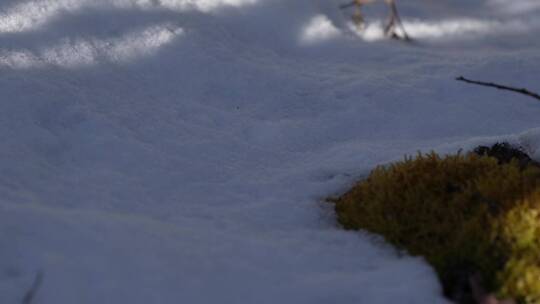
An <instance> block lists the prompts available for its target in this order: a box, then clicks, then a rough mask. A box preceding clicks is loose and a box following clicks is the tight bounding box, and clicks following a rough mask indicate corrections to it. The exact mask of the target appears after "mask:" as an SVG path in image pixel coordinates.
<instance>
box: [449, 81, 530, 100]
mask: <svg viewBox="0 0 540 304" xmlns="http://www.w3.org/2000/svg"><path fill="white" fill-rule="evenodd" d="M456 80H457V81H463V82H466V83H470V84H476V85H480V86H485V87H492V88H496V89H499V90H506V91H512V92H516V93H520V94H523V95H527V96H530V97H532V98H536V99H538V100H540V95H538V94H536V93H534V92H531V91H529V90H527V89H519V88H514V87H509V86H504V85H500V84H496V83H492V82H483V81H476V80H470V79H467V78H465V77H463V76H459V77H458V78H456Z"/></svg>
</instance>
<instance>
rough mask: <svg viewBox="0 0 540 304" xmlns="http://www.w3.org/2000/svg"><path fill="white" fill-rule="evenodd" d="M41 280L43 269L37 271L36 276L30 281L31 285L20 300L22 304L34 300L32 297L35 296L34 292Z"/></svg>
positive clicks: (30, 302) (30, 303)
mask: <svg viewBox="0 0 540 304" xmlns="http://www.w3.org/2000/svg"><path fill="white" fill-rule="evenodd" d="M42 282H43V271H41V270H40V271H38V272H37V273H36V277H35V279H34V282H33V283H32V286H30V288H29V289H28V291H27V292H26V293H25V294H24V298H23V300H22V304H32V301H33V300H34V297H35V296H36V293H37V291H38V289H39V287H40V286H41V283H42Z"/></svg>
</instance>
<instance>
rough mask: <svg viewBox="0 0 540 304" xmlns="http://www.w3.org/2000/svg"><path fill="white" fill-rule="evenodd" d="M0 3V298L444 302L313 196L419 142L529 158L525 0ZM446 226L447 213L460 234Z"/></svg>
mask: <svg viewBox="0 0 540 304" xmlns="http://www.w3.org/2000/svg"><path fill="white" fill-rule="evenodd" d="M339 3H340V1H337V0H3V1H2V2H0V92H1V101H0V139H1V143H0V303H7V304H9V303H22V298H23V296H24V295H25V293H26V292H27V291H28V289H29V288H30V286H31V285H32V282H33V281H34V278H35V276H36V273H38V272H39V271H42V272H43V273H44V278H43V284H42V286H41V287H40V288H39V290H38V291H37V294H36V298H35V299H34V301H33V303H35V304H72V303H78V304H83V303H88V304H95V303H101V304H109V303H111V304H112V303H115V304H116V303H130V304H138V303H140V304H148V303H160V304H161V303H163V304H168V303H171V304H173V303H194V304H199V303H222V304H226V303H227V304H228V303H231V304H232V303H258V304H259V303H260V304H264V303H269V304H270V303H272V304H274V303H281V304H287V303H291V304H300V303H306V304H308V303H309V304H315V303H321V304H324V303H338V304H348V303H366V304H375V303H381V304H383V303H384V304H386V303H429V304H432V303H445V300H444V299H443V298H442V296H441V288H440V286H439V283H438V282H437V279H436V277H435V275H434V273H433V271H432V270H431V269H430V268H429V267H428V266H427V265H426V264H425V263H424V262H423V261H422V260H421V259H420V258H413V257H406V256H398V255H397V254H396V253H395V252H394V251H393V250H391V249H390V248H388V247H387V246H384V245H382V244H381V242H379V241H376V240H374V239H373V238H371V237H369V236H367V235H363V234H361V233H356V232H346V231H343V230H341V229H340V228H339V227H338V226H337V225H336V222H335V219H334V215H333V213H332V210H331V206H328V204H326V203H324V202H323V200H324V198H325V197H327V196H330V195H335V194H338V193H340V191H344V190H345V189H347V187H348V186H350V185H351V184H352V183H353V182H354V181H355V180H357V179H358V178H360V177H361V176H363V175H365V174H366V173H368V172H369V170H370V169H371V168H373V167H374V166H375V165H377V164H380V163H384V162H388V161H391V160H395V159H399V158H401V157H402V156H403V155H404V154H405V153H415V152H416V151H418V150H422V151H429V150H431V149H435V150H437V151H439V152H443V153H446V152H448V153H450V152H456V151H457V150H458V149H460V148H463V149H470V148H472V147H474V146H475V145H477V144H480V143H482V144H489V143H493V142H495V141H497V140H503V139H506V140H510V141H512V142H515V143H518V144H521V145H523V146H524V147H525V148H527V149H528V151H529V152H530V153H532V154H533V155H535V157H537V158H540V103H539V102H538V101H536V100H534V99H532V98H528V97H526V96H520V95H517V94H512V93H507V92H501V91H497V90H492V89H489V88H481V87H476V86H470V85H466V84H463V83H459V82H456V81H454V77H456V76H459V75H464V76H467V77H470V78H473V79H480V80H489V81H496V82H500V83H504V84H509V85H515V86H519V87H527V88H529V89H530V90H533V91H540V82H539V81H538V80H539V76H538V73H539V70H540V40H539V39H538V37H540V22H539V21H538V20H539V17H540V4H539V3H538V1H537V0H513V1H506V0H483V1H480V0H479V1H470V0H459V1H458V0H452V1H432V0H410V1H399V2H398V5H399V6H400V10H401V14H402V17H403V19H404V21H405V25H406V27H407V28H408V29H409V32H410V34H411V36H413V37H416V38H417V42H418V43H417V44H415V45H406V44H400V43H399V42H396V41H386V40H384V39H381V38H382V37H381V29H380V24H381V23H382V20H384V7H383V6H381V5H374V6H373V7H372V8H368V12H369V13H368V16H369V18H370V21H371V26H369V27H368V29H367V30H366V32H365V33H363V34H361V35H360V36H355V33H353V32H351V31H350V29H349V27H348V25H347V17H346V16H345V14H343V13H342V12H340V11H339V10H338V9H337V6H338V4H339ZM456 229H458V227H457V228H456Z"/></svg>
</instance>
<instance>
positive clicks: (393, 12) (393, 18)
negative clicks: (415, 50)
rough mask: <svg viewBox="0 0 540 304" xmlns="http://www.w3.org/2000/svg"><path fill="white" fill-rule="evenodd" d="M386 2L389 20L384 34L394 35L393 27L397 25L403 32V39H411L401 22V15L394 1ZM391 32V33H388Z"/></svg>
mask: <svg viewBox="0 0 540 304" xmlns="http://www.w3.org/2000/svg"><path fill="white" fill-rule="evenodd" d="M386 2H387V3H388V6H390V20H389V22H388V25H387V26H386V27H385V34H386V35H390V36H393V35H396V33H395V30H394V28H395V27H396V26H397V27H399V28H400V29H401V31H402V32H403V39H404V40H405V41H411V40H412V39H411V36H409V34H408V33H407V31H406V30H405V26H403V22H401V17H400V16H399V13H398V9H397V6H396V2H395V1H394V0H389V1H386ZM391 32H392V34H390V33H391Z"/></svg>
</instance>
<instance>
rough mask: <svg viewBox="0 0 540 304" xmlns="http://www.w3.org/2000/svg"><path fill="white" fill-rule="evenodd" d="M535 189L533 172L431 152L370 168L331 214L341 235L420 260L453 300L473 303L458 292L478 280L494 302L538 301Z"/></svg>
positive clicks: (538, 172)
mask: <svg viewBox="0 0 540 304" xmlns="http://www.w3.org/2000/svg"><path fill="white" fill-rule="evenodd" d="M539 186H540V169H539V168H538V167H536V166H527V167H525V168H524V167H523V166H520V164H519V163H518V162H517V161H511V162H509V163H502V164H500V163H498V161H497V159H495V158H492V157H480V156H477V155H474V154H470V155H455V156H447V157H444V158H441V157H439V156H438V155H436V154H434V153H431V154H428V155H418V156H417V157H416V158H414V159H413V158H406V159H405V160H404V161H402V162H398V163H394V164H391V165H389V166H384V167H383V166H381V167H378V168H376V169H375V170H373V171H372V172H371V174H370V175H369V177H368V178H367V179H366V180H364V181H361V182H359V183H358V184H356V185H355V186H354V187H353V188H352V189H351V190H350V191H349V192H348V193H346V194H345V195H343V196H342V197H340V198H339V199H337V200H336V201H335V203H336V205H335V209H336V212H337V215H338V220H339V222H340V223H341V224H342V225H343V226H344V227H345V228H346V229H364V230H367V231H370V232H373V233H376V234H380V235H382V236H384V237H385V238H386V240H387V241H388V242H390V243H391V244H393V245H395V246H397V247H398V248H400V249H405V250H407V251H408V252H409V253H410V254H412V255H420V256H423V257H424V258H425V259H426V260H427V261H428V262H429V263H430V264H431V265H432V266H433V267H434V268H435V270H436V271H437V273H438V275H439V277H440V279H441V281H442V284H443V287H444V289H445V293H446V294H447V296H449V297H452V298H454V299H455V300H458V301H459V302H462V303H467V302H472V298H471V295H470V294H469V295H467V296H463V295H460V294H462V293H463V290H459V289H460V287H459V286H460V285H463V282H464V281H467V282H468V279H469V277H470V276H472V275H474V274H479V275H480V276H481V279H482V282H483V283H482V284H483V286H484V288H486V289H487V290H488V291H490V292H493V293H495V294H497V295H498V296H500V297H503V298H513V299H517V300H518V301H520V302H523V303H540V216H539V214H540V211H539V210H540V187H539ZM469 293H470V291H469Z"/></svg>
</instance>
